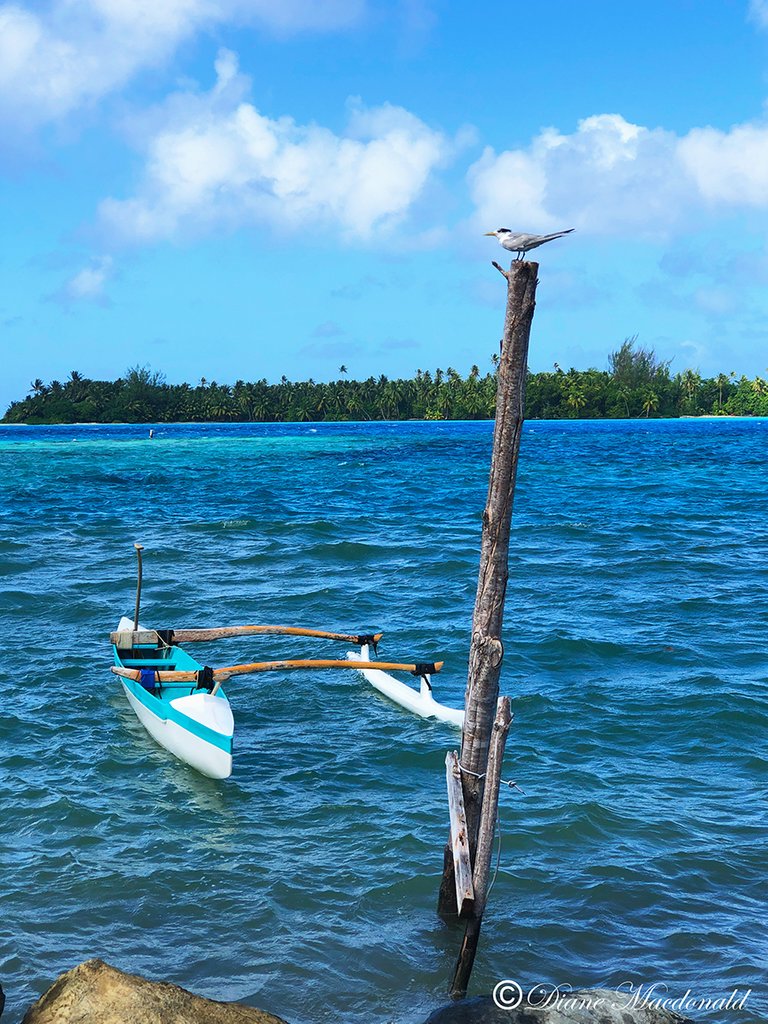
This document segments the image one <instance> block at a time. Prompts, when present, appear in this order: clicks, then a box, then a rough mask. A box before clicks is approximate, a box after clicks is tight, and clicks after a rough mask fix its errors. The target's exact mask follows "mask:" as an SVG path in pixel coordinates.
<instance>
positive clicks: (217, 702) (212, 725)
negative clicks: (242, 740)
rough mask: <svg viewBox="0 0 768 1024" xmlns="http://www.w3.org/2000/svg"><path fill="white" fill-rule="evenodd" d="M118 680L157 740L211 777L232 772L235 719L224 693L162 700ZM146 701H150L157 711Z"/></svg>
mask: <svg viewBox="0 0 768 1024" xmlns="http://www.w3.org/2000/svg"><path fill="white" fill-rule="evenodd" d="M139 628H140V629H143V628H144V627H143V626H139ZM131 629H133V622H132V621H131V620H130V619H126V618H123V619H121V620H120V623H119V625H118V630H119V631H126V630H131ZM121 683H122V687H123V692H124V693H125V696H126V697H127V698H128V703H129V704H130V706H131V707H132V708H133V711H134V713H135V714H136V717H137V718H138V720H139V721H140V722H141V724H142V725H143V726H144V728H145V729H146V730H147V732H148V733H149V735H150V736H151V737H152V739H153V740H155V742H156V743H159V744H160V746H161V747H164V748H165V749H166V750H168V751H169V752H170V753H171V754H173V755H174V757H178V759H179V760H180V761H184V763H185V764H188V765H189V766H190V767H191V768H194V769H196V771H199V772H200V773H201V774H202V775H207V776H208V777H209V778H211V779H228V778H229V776H230V775H231V774H232V737H233V735H234V731H235V722H234V718H233V717H232V709H231V707H230V706H229V701H228V700H227V698H226V696H224V695H223V693H222V695H221V696H219V695H216V696H214V695H213V694H211V693H205V692H200V693H192V694H188V695H185V696H180V697H176V698H175V699H173V700H169V701H167V702H165V701H162V702H161V701H158V700H155V699H154V698H150V697H148V696H147V695H146V694H145V693H144V691H143V690H142V689H141V688H140V687H138V686H137V684H132V683H130V682H126V681H124V680H121ZM147 703H151V704H152V705H153V706H154V707H155V708H156V709H157V711H159V714H156V713H155V712H154V711H153V710H152V708H151V707H148V706H147ZM196 733H202V735H196ZM205 736H207V737H208V739H206V738H205ZM224 748H226V749H224Z"/></svg>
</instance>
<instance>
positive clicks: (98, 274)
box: [61, 256, 112, 301]
mask: <svg viewBox="0 0 768 1024" xmlns="http://www.w3.org/2000/svg"><path fill="white" fill-rule="evenodd" d="M111 275H112V258H111V257H110V256H102V257H100V258H98V259H94V260H93V261H92V262H91V264H90V266H88V267H84V268H83V269H82V270H81V271H79V272H78V273H77V274H75V276H74V277H72V278H71V279H70V280H69V281H68V282H67V284H66V285H65V286H64V290H63V293H62V296H61V297H63V298H65V299H70V300H71V299H75V300H80V299H88V300H91V301H99V300H101V299H102V297H103V293H104V286H105V284H106V283H107V281H108V280H109V278H110V277H111Z"/></svg>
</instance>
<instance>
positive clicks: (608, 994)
mask: <svg viewBox="0 0 768 1024" xmlns="http://www.w3.org/2000/svg"><path fill="white" fill-rule="evenodd" d="M529 996H530V993H529ZM544 1002H548V1005H542V1004H543V1003H544ZM635 1002H636V1003H638V1001H637V1000H636V1001H635ZM425 1024H694V1022H693V1021H692V1020H690V1019H689V1018H688V1017H680V1016H679V1015H678V1014H676V1013H672V1012H670V1011H669V1010H665V1009H662V1008H660V1007H658V1006H643V1005H642V1001H639V1005H634V1006H633V1005H632V999H631V997H630V996H629V995H628V993H626V992H616V991H614V990H613V989H607V988H593V989H580V990H578V991H574V992H562V993H557V994H556V997H554V996H552V997H550V998H549V999H548V1000H547V998H546V994H542V996H541V998H538V997H534V1000H533V1002H531V1001H530V999H529V998H528V997H525V998H523V999H522V1001H521V1003H520V1005H519V1006H517V1007H515V1008H514V1009H501V1008H500V1007H499V1006H497V1005H496V1003H494V1001H493V999H491V997H490V996H480V997H479V998H477V999H462V1000H459V1001H458V1002H456V1003H452V1004H451V1005H450V1006H444V1007H442V1008H441V1009H439V1010H435V1012H434V1013H433V1014H431V1016H430V1017H429V1019H428V1020H427V1021H426V1022H425Z"/></svg>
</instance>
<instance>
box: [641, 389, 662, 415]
mask: <svg viewBox="0 0 768 1024" xmlns="http://www.w3.org/2000/svg"><path fill="white" fill-rule="evenodd" d="M658 407H659V396H658V395H657V394H656V392H655V391H649V392H648V394H647V395H646V396H645V401H644V402H643V412H644V413H645V417H646V419H647V418H648V417H649V416H650V415H651V413H652V412H656V410H657V409H658Z"/></svg>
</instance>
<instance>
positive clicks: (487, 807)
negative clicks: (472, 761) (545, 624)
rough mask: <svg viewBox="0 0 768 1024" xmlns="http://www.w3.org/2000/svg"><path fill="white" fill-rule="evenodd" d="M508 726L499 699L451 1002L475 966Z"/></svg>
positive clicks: (505, 703) (504, 701)
mask: <svg viewBox="0 0 768 1024" xmlns="http://www.w3.org/2000/svg"><path fill="white" fill-rule="evenodd" d="M511 724H512V712H511V709H510V704H509V697H500V698H499V702H498V704H497V706H496V718H495V720H494V723H493V734H492V736H491V742H490V746H489V748H488V770H487V772H486V777H485V789H484V791H483V805H482V810H481V812H480V831H479V834H478V839H477V853H476V854H475V865H474V870H473V872H472V888H473V891H474V894H475V903H474V908H473V911H472V917H471V919H470V921H469V922H468V924H467V929H466V931H465V933H464V941H463V942H462V944H461V949H460V950H459V958H458V960H457V962H456V969H455V971H454V975H453V983H452V985H451V997H452V998H453V999H458V998H461V997H462V996H465V995H466V994H467V985H468V984H469V976H470V974H471V973H472V967H473V965H474V963H475V954H476V953H477V944H478V941H479V939H480V927H481V924H482V920H483V911H484V910H485V904H486V900H487V899H488V877H489V875H490V872H491V857H492V854H493V837H494V834H495V832H496V819H497V817H498V813H499V785H500V783H501V767H502V764H503V762H504V748H505V746H506V743H507V734H508V733H509V727H510V725H511Z"/></svg>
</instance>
